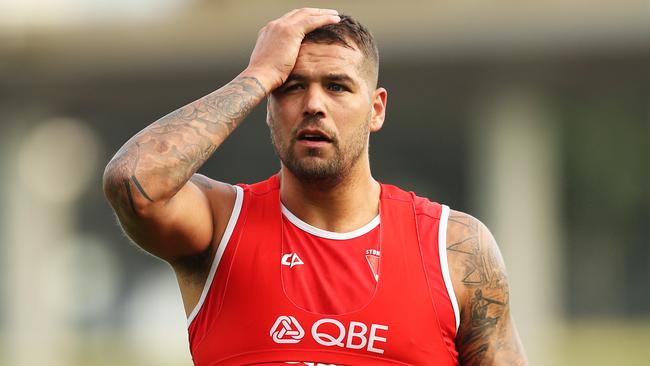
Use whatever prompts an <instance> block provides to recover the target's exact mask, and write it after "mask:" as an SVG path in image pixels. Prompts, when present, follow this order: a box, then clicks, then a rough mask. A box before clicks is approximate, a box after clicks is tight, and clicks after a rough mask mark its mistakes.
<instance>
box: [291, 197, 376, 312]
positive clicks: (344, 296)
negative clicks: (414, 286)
mask: <svg viewBox="0 0 650 366" xmlns="http://www.w3.org/2000/svg"><path fill="white" fill-rule="evenodd" d="M282 213H283V215H282V242H283V243H284V248H283V254H282V260H281V264H282V270H281V271H282V284H283V287H284V292H285V293H286V294H287V297H288V298H289V300H291V302H293V303H294V304H295V305H296V306H298V307H300V308H302V309H304V310H307V311H310V312H314V313H320V314H344V313H349V312H352V311H355V310H359V309H361V308H362V307H364V306H365V305H366V304H367V303H368V301H370V299H372V297H373V295H374V293H375V288H376V287H377V281H378V279H379V256H380V253H381V252H380V248H379V222H380V220H379V215H377V216H376V217H375V218H374V219H373V220H372V221H370V222H369V223H368V224H367V225H364V226H363V227H361V228H359V229H357V230H354V231H351V232H347V233H334V232H330V231H326V230H321V229H319V228H316V227H313V226H311V225H309V224H308V223H306V222H304V221H302V220H300V219H299V218H298V217H296V216H294V215H293V214H292V213H291V212H290V211H289V210H288V209H287V208H285V207H284V206H282Z"/></svg>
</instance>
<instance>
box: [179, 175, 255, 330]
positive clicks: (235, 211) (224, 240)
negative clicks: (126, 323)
mask: <svg viewBox="0 0 650 366" xmlns="http://www.w3.org/2000/svg"><path fill="white" fill-rule="evenodd" d="M233 187H235V191H236V192H237V197H236V198H235V206H234V207H233V208H232V213H231V214H230V219H229V220H228V225H226V230H225V231H224V232H223V236H222V237H221V241H220V242H219V246H218V247H217V253H216V254H215V255H214V260H213V261H212V266H211V267H210V273H209V274H208V278H207V279H206V280H205V285H203V292H201V297H200V298H199V302H198V303H197V304H196V306H195V307H194V310H192V312H191V313H190V315H189V316H188V317H187V327H188V328H189V326H190V324H192V320H194V318H195V317H196V314H198V313H199V310H201V306H203V302H204V301H205V297H206V296H207V295H208V291H209V290H210V286H211V285H212V280H213V279H214V274H215V273H216V272H217V267H219V262H220V261H221V257H223V253H224V252H225V251H226V246H228V242H229V241H230V236H231V235H232V232H233V230H234V229H235V224H237V219H238V218H239V213H240V212H241V206H242V202H243V201H244V190H243V189H242V188H241V187H240V186H233Z"/></svg>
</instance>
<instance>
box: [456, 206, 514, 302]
mask: <svg viewBox="0 0 650 366" xmlns="http://www.w3.org/2000/svg"><path fill="white" fill-rule="evenodd" d="M446 247H447V255H448V257H449V270H450V272H451V276H452V279H453V280H454V287H455V288H457V291H456V293H457V295H458V297H459V299H458V300H459V302H461V303H464V302H466V301H467V299H468V298H470V297H471V296H473V293H474V292H475V290H476V289H478V288H480V287H482V286H491V287H496V286H503V285H504V282H505V266H504V264H503V259H502V258H501V253H500V251H499V248H498V245H497V242H496V240H495V239H494V236H493V235H492V233H491V232H490V230H489V229H488V228H487V226H486V225H485V224H483V223H482V222H481V221H480V220H479V219H477V218H475V217H474V216H472V215H470V214H467V213H464V212H461V211H456V210H450V212H449V219H448V223H447V243H446Z"/></svg>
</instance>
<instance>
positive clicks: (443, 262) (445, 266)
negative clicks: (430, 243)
mask: <svg viewBox="0 0 650 366" xmlns="http://www.w3.org/2000/svg"><path fill="white" fill-rule="evenodd" d="M448 221H449V206H446V205H442V213H441V214H440V226H439V228H438V251H439V253H440V269H441V270H442V278H443V279H444V280H445V287H447V293H448V294H449V299H450V300H451V306H452V307H453V308H454V317H455V318H456V334H458V326H459V325H460V309H459V307H458V300H457V298H456V293H455V292H454V286H453V285H452V283H451V276H450V274H449V263H448V262H447V222H448Z"/></svg>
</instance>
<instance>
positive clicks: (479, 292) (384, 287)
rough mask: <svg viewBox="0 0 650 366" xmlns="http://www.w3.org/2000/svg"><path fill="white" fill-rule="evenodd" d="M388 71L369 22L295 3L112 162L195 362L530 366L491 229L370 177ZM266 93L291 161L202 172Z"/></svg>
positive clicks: (118, 207)
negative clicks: (243, 172) (172, 279)
mask: <svg viewBox="0 0 650 366" xmlns="http://www.w3.org/2000/svg"><path fill="white" fill-rule="evenodd" d="M377 78H378V54H377V49H376V46H375V44H374V41H373V39H372V36H371V35H370V33H369V32H368V31H367V30H366V29H365V28H364V27H363V26H362V25H360V24H359V23H358V22H356V21H355V20H353V19H352V18H350V17H347V16H340V15H339V14H338V13H337V12H336V11H334V10H326V9H299V10H293V11H291V12H289V13H287V14H286V15H284V16H283V17H281V18H279V19H277V20H274V21H272V22H270V23H269V24H267V25H266V26H265V27H264V28H262V30H261V31H260V33H259V36H258V40H257V43H256V45H255V48H254V50H253V52H252V55H251V58H250V63H249V65H248V67H247V68H246V69H245V70H244V71H243V72H242V73H241V74H240V75H239V76H237V77H236V78H235V79H234V80H233V81H231V82H230V83H228V84H226V85H225V86H223V87H222V88H221V89H218V90H216V91H215V92H213V93H211V94H209V95H207V96H205V97H203V98H201V99H199V100H197V101H195V102H193V103H190V104H188V105H186V106H184V107H182V108H180V109H178V110H176V111H174V112H172V113H171V114H169V115H167V116H165V117H163V118H161V119H160V120H158V121H156V122H154V123H153V124H151V125H150V126H148V127H147V128H145V129H144V130H142V131H141V132H139V133H138V134H137V135H135V136H134V137H133V138H131V139H130V140H129V141H128V142H127V143H126V144H125V145H124V146H123V147H122V148H121V149H120V150H119V151H118V153H117V154H116V155H115V157H114V158H113V159H112V160H111V162H110V163H109V164H108V166H107V167H106V171H105V174H104V189H105V192H106V196H107V197H108V199H109V201H110V202H111V205H112V206H113V207H114V209H115V211H116V213H117V215H118V217H119V220H120V222H121V224H122V226H123V228H124V229H125V231H126V232H127V233H128V234H129V236H130V237H131V238H132V239H133V240H134V241H135V242H137V243H138V244H139V245H140V246H141V247H142V248H144V249H145V250H147V251H148V252H150V253H152V254H154V255H156V256H158V257H160V258H162V259H164V260H165V261H167V262H169V263H170V264H171V266H172V267H173V269H174V271H175V273H176V276H177V278H178V284H179V286H180V290H181V295H182V298H183V302H184V305H185V311H186V313H187V315H188V323H189V335H190V350H191V353H192V357H193V360H194V362H195V364H197V365H216V364H224V365H243V364H246V365H248V364H265V365H267V364H285V363H305V364H315V363H318V364H336V365H339V364H346V365H367V364H373V365H382V364H387V365H388V364H413V365H456V364H466V365H522V364H526V359H525V356H524V352H523V349H522V346H521V344H520V341H519V338H518V335H517V331H516V329H515V327H514V325H513V323H512V319H511V316H510V309H509V302H508V297H509V294H508V285H507V279H506V276H505V269H504V264H503V261H502V259H501V256H500V254H499V251H498V248H497V246H496V243H495V242H494V239H493V238H492V236H491V234H490V233H489V231H488V230H487V229H486V228H485V226H483V224H481V223H480V222H479V221H478V220H476V219H474V218H473V217H471V216H469V215H467V214H464V213H461V212H456V211H450V210H449V208H448V207H446V206H443V205H440V204H437V203H432V202H429V201H428V200H426V199H424V198H420V197H417V196H415V195H413V194H409V193H406V192H404V191H402V190H400V189H398V188H397V187H393V186H389V185H381V184H379V183H378V182H377V181H375V180H374V179H373V178H372V176H371V173H370V166H369V158H368V139H369V135H370V133H371V132H375V131H378V130H379V129H380V128H381V127H382V124H383V122H384V117H385V109H386V98H387V91H386V90H385V89H383V88H378V87H377ZM266 97H268V104H267V124H268V126H269V128H270V131H271V137H272V142H273V145H274V147H275V150H276V152H277V154H278V156H279V157H280V160H281V162H282V164H281V169H280V172H279V173H278V174H277V175H276V176H273V177H271V178H270V179H268V180H267V181H264V182H260V183H257V184H253V185H237V186H231V185H229V184H226V183H221V182H217V181H214V180H212V179H209V178H206V177H204V176H202V175H197V174H195V172H196V171H197V169H198V168H199V167H200V166H201V165H202V164H203V163H205V161H206V160H207V159H208V158H209V157H210V156H211V154H212V153H213V152H214V151H215V149H216V148H217V147H218V146H219V145H220V144H221V143H222V142H223V141H224V140H225V139H226V138H227V137H228V135H229V134H230V133H231V132H232V131H233V130H234V129H235V127H237V125H238V124H239V123H240V122H241V121H242V120H244V118H245V117H246V116H247V115H248V114H249V112H250V111H251V109H252V108H253V107H254V106H256V105H257V104H258V103H260V102H261V101H262V100H263V99H264V98H266ZM242 148H245V147H242Z"/></svg>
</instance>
